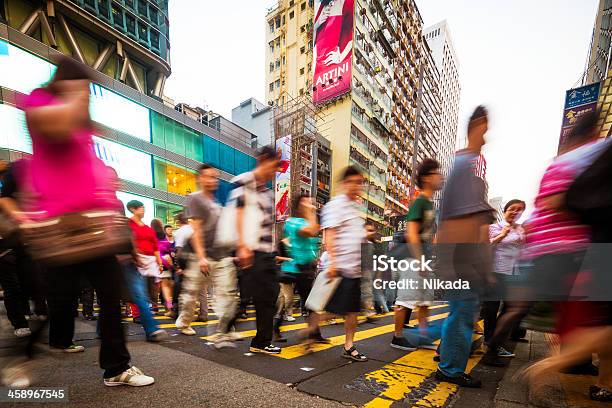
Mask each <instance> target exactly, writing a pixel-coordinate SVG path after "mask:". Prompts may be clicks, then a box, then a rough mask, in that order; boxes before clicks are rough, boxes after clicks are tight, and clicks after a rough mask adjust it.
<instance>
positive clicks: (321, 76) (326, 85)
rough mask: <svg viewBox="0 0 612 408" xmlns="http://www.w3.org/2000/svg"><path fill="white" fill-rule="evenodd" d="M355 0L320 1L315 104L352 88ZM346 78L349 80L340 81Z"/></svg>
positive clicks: (316, 40)
mask: <svg viewBox="0 0 612 408" xmlns="http://www.w3.org/2000/svg"><path fill="white" fill-rule="evenodd" d="M354 7H355V4H354V0H320V1H317V2H316V9H315V18H314V33H315V38H314V60H315V72H314V86H315V91H314V102H315V103H317V102H321V101H322V100H323V99H327V98H329V97H332V96H335V95H337V94H339V93H341V92H342V91H343V90H345V89H349V88H350V68H351V64H350V58H351V57H352V50H353V20H354V18H353V14H354ZM343 73H346V74H345V75H344V78H346V81H341V80H340V78H339V77H340V76H342V75H343Z"/></svg>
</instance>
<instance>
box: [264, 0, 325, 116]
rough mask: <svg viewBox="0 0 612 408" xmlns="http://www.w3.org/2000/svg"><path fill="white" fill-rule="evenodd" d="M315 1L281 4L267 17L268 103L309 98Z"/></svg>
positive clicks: (281, 0)
mask: <svg viewBox="0 0 612 408" xmlns="http://www.w3.org/2000/svg"><path fill="white" fill-rule="evenodd" d="M313 7H314V1H313V0H279V2H278V4H277V5H276V7H273V8H271V9H270V10H268V13H267V15H266V51H265V55H266V64H265V69H266V94H265V95H266V103H267V104H268V105H283V104H285V103H286V102H288V101H289V98H298V97H300V96H303V95H310V93H311V92H310V88H311V85H312V33H313V31H312V21H313Z"/></svg>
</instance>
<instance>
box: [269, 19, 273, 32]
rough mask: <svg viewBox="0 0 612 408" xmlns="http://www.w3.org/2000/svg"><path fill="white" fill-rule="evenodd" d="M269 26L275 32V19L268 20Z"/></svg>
mask: <svg viewBox="0 0 612 408" xmlns="http://www.w3.org/2000/svg"><path fill="white" fill-rule="evenodd" d="M268 26H269V27H270V32H271V33H273V32H274V21H270V22H268Z"/></svg>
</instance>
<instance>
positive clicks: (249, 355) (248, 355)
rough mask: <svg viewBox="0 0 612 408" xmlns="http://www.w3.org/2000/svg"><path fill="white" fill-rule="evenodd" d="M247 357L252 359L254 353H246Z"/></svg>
mask: <svg viewBox="0 0 612 408" xmlns="http://www.w3.org/2000/svg"><path fill="white" fill-rule="evenodd" d="M244 355H245V356H247V357H251V356H252V355H253V353H244Z"/></svg>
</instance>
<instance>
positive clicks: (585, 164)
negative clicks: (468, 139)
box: [525, 112, 612, 401]
mask: <svg viewBox="0 0 612 408" xmlns="http://www.w3.org/2000/svg"><path fill="white" fill-rule="evenodd" d="M598 120H599V115H598V113H597V112H592V113H589V114H586V115H584V116H583V117H581V118H580V120H579V121H578V123H577V124H576V126H575V127H574V129H573V130H572V132H571V133H570V135H569V137H568V146H567V148H566V149H565V151H564V153H563V154H561V155H560V156H558V157H557V158H555V160H554V161H553V163H552V164H551V165H550V166H549V167H548V169H547V170H546V172H545V174H544V177H543V178H542V181H541V184H540V191H539V192H538V196H537V197H536V201H535V206H536V209H535V211H534V214H533V215H532V217H531V218H530V220H529V224H528V228H527V244H526V250H525V252H526V256H527V257H529V259H533V263H534V271H533V275H534V282H535V283H536V285H537V286H536V288H537V289H539V290H538V291H537V292H538V293H537V295H538V297H543V298H546V299H548V300H554V301H557V303H556V304H557V308H558V311H560V312H561V313H559V314H558V316H557V331H558V332H559V335H560V339H561V350H560V353H559V355H557V356H553V357H550V358H547V359H544V360H542V361H541V362H538V363H536V364H535V365H533V366H532V367H531V368H529V369H528V370H527V372H526V374H527V376H528V378H529V379H530V380H531V381H532V383H533V384H534V385H538V383H539V381H538V380H539V378H541V377H542V376H543V375H545V374H548V373H552V372H556V371H560V370H564V371H565V372H568V371H569V372H571V373H577V374H578V373H584V372H587V373H592V372H593V371H594V370H593V369H592V367H591V355H592V353H595V352H596V353H598V356H599V360H600V364H599V377H598V381H597V385H594V386H592V387H591V389H590V397H591V399H593V400H597V401H612V348H611V347H610V341H609V339H610V323H611V321H612V307H611V306H610V305H611V303H610V301H609V297H608V296H609V286H604V288H605V289H604V290H605V294H606V297H603V299H605V300H606V302H586V301H583V302H580V301H575V302H572V301H569V302H563V301H567V300H568V299H569V297H570V295H571V293H572V292H573V290H575V289H576V288H574V287H573V286H574V285H575V281H576V277H577V275H578V273H579V272H580V271H581V268H582V264H583V259H584V258H585V253H586V249H587V246H588V244H589V243H590V242H591V241H593V242H596V243H598V245H595V246H593V250H592V251H591V253H592V256H591V258H590V259H591V263H590V265H591V268H593V273H592V274H591V277H592V278H591V279H595V282H594V283H597V284H598V285H602V284H604V285H605V282H608V283H609V282H610V280H609V279H610V278H609V268H610V254H609V253H605V252H606V248H609V245H606V244H607V243H609V242H610V239H611V238H612V236H611V234H610V229H609V226H610V225H611V223H610V216H609V211H610V209H611V208H612V203H611V202H610V196H611V194H610V191H611V189H610V183H609V176H610V174H611V173H612V172H611V171H610V157H611V156H612V155H611V154H610V148H609V147H610V142H609V141H606V142H601V141H598V133H599V126H598V125H597V122H598ZM583 173H584V174H583ZM583 176H584V177H583ZM572 190H573V191H572ZM568 198H569V199H568ZM568 207H569V208H568ZM599 243H604V244H603V245H601V246H600V244H599ZM602 250H603V251H602ZM604 276H606V277H605V278H603V277H604ZM602 278H603V279H604V280H603V281H601V280H600V279H602ZM578 286H579V287H580V288H582V284H580V285H578ZM585 286H587V287H588V284H587V285H585ZM582 289H583V288H582ZM585 295H589V293H588V292H587V293H585ZM594 297H595V299H602V298H601V297H599V296H598V294H595V296H594Z"/></svg>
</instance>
